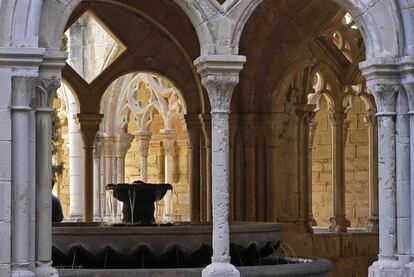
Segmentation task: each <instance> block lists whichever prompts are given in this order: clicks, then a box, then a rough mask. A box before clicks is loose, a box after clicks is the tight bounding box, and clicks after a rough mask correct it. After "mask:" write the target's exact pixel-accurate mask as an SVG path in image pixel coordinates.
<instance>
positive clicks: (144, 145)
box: [135, 131, 152, 182]
mask: <svg viewBox="0 0 414 277" xmlns="http://www.w3.org/2000/svg"><path fill="white" fill-rule="evenodd" d="M151 136H152V133H151V132H149V131H140V132H138V133H137V134H136V135H135V137H136V138H137V140H138V143H139V146H138V147H139V153H140V155H141V180H142V181H143V182H148V150H149V145H150V141H151Z"/></svg>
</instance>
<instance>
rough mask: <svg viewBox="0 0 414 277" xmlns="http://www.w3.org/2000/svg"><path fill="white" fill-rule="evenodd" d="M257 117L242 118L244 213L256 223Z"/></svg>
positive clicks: (245, 116) (247, 218)
mask: <svg viewBox="0 0 414 277" xmlns="http://www.w3.org/2000/svg"><path fill="white" fill-rule="evenodd" d="M255 119H256V118H255V115H254V114H245V115H244V116H243V118H242V124H243V137H244V142H245V144H244V147H245V149H244V151H245V152H244V153H245V158H244V161H243V163H244V165H245V167H244V170H245V181H244V184H245V194H244V201H243V202H244V203H243V206H244V209H245V211H244V213H245V218H246V220H247V221H256V212H257V210H256V207H257V195H256V193H257V187H256V186H257V183H256V163H257V161H256V133H257V130H256V126H255V124H254V123H255Z"/></svg>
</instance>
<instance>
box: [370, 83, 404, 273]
mask: <svg viewBox="0 0 414 277" xmlns="http://www.w3.org/2000/svg"><path fill="white" fill-rule="evenodd" d="M368 89H369V92H370V93H371V94H373V95H374V97H375V102H376V103H377V107H378V113H377V117H378V172H379V178H378V181H379V184H378V185H379V218H380V221H379V233H380V236H379V244H380V251H379V255H378V261H377V262H375V263H374V264H373V265H372V266H371V267H370V268H369V274H370V276H400V275H395V274H389V273H388V272H392V271H391V270H394V269H395V268H399V267H400V266H401V265H400V264H399V262H397V261H396V256H395V254H396V250H397V220H396V214H397V211H396V207H397V203H396V181H397V180H396V136H395V135H396V129H395V115H396V113H395V104H396V96H397V94H398V91H399V86H393V85H382V84H369V83H368Z"/></svg>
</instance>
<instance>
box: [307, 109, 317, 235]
mask: <svg viewBox="0 0 414 277" xmlns="http://www.w3.org/2000/svg"><path fill="white" fill-rule="evenodd" d="M315 115H316V114H314V115H313V118H312V120H310V122H309V151H308V164H309V166H308V176H309V177H308V178H309V179H308V186H307V191H308V200H307V203H308V208H307V211H308V215H307V218H308V226H309V229H311V228H312V226H317V225H318V223H317V222H316V220H315V218H314V217H313V211H312V203H313V202H312V199H313V195H312V194H313V189H312V187H313V179H312V178H313V177H312V172H313V168H312V159H313V158H312V152H313V141H314V139H315V132H316V127H317V126H318V122H317V121H316V120H315Z"/></svg>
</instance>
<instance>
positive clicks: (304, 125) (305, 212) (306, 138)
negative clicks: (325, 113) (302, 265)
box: [296, 105, 315, 230]
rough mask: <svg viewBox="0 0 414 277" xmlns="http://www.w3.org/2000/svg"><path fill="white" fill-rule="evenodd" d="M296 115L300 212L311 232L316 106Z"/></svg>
mask: <svg viewBox="0 0 414 277" xmlns="http://www.w3.org/2000/svg"><path fill="white" fill-rule="evenodd" d="M296 115H297V116H298V118H299V138H298V144H299V145H298V150H299V153H298V154H299V170H298V176H299V184H300V189H299V212H300V217H301V218H302V219H304V220H305V227H307V228H308V229H309V230H310V229H311V227H312V226H313V225H314V222H315V219H314V218H313V214H312V175H311V174H309V173H310V170H309V168H311V169H312V161H311V160H310V159H309V156H310V155H311V154H310V153H309V152H311V149H312V144H311V141H310V124H311V122H312V121H313V119H314V117H315V105H300V106H298V107H297V108H296ZM309 201H310V203H309Z"/></svg>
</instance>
